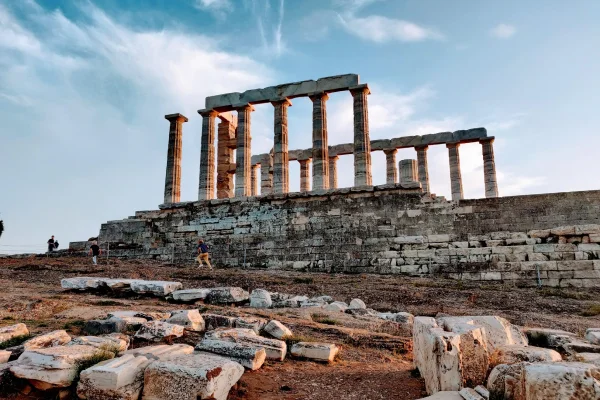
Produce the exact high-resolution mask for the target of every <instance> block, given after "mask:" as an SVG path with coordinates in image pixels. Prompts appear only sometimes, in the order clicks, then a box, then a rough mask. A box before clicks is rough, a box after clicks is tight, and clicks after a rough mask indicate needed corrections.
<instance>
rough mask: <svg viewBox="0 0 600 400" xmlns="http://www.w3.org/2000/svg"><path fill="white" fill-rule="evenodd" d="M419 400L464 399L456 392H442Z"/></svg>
mask: <svg viewBox="0 0 600 400" xmlns="http://www.w3.org/2000/svg"><path fill="white" fill-rule="evenodd" d="M420 400H464V398H463V397H462V396H461V395H460V393H459V392H457V391H444V392H437V393H435V394H432V395H431V396H427V397H423V398H422V399H420Z"/></svg>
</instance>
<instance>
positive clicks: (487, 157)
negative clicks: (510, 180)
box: [479, 136, 498, 197]
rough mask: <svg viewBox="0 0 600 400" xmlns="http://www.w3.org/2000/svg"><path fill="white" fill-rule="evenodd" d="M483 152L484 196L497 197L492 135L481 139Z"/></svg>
mask: <svg viewBox="0 0 600 400" xmlns="http://www.w3.org/2000/svg"><path fill="white" fill-rule="evenodd" d="M479 143H481V151H482V153H483V178H484V182H485V197H498V181H497V180H496V162H495V161H494V145H493V143H494V137H493V136H492V137H489V138H486V139H481V140H480V141H479Z"/></svg>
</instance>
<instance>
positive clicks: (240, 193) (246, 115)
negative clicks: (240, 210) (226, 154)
mask: <svg viewBox="0 0 600 400" xmlns="http://www.w3.org/2000/svg"><path fill="white" fill-rule="evenodd" d="M236 110H237V113H238V128H237V137H236V141H237V147H236V152H235V163H236V167H235V197H244V196H250V195H251V187H250V174H251V171H250V167H251V159H252V148H251V146H252V143H251V141H252V136H251V135H250V113H252V111H254V107H252V105H251V104H244V105H243V106H240V107H237V108H236Z"/></svg>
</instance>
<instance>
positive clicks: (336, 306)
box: [323, 301, 348, 312]
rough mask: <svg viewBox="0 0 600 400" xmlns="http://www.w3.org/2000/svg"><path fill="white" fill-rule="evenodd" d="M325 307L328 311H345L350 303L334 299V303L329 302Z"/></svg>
mask: <svg viewBox="0 0 600 400" xmlns="http://www.w3.org/2000/svg"><path fill="white" fill-rule="evenodd" d="M323 308H324V309H325V310H327V311H333V312H336V311H338V312H344V311H346V310H347V309H348V305H347V304H346V303H344V302H343V301H334V302H333V303H330V304H327V305H326V306H324V307H323Z"/></svg>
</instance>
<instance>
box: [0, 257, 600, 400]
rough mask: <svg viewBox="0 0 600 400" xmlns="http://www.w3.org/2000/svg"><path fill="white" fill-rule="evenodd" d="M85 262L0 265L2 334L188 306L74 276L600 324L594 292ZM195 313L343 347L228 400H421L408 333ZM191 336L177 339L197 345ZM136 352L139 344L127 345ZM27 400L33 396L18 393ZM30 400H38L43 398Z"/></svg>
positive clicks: (299, 319) (351, 322) (334, 322)
mask: <svg viewBox="0 0 600 400" xmlns="http://www.w3.org/2000/svg"><path fill="white" fill-rule="evenodd" d="M90 264H91V262H90V260H89V259H87V258H75V257H74V258H68V257H64V258H46V257H31V258H25V259H6V258H0V285H1V287H2V291H0V326H2V325H10V324H14V323H16V322H24V323H25V324H27V326H28V327H29V328H30V330H31V331H32V333H43V332H48V331H51V330H53V329H67V330H68V331H69V332H70V333H72V334H75V335H76V334H79V333H80V327H81V325H82V321H84V320H88V319H92V318H98V317H104V316H105V315H106V313H107V312H108V311H115V310H123V309H135V310H140V311H153V310H154V311H160V310H173V309H177V308H190V307H191V306H182V305H175V304H170V303H168V302H167V301H165V300H162V299H156V298H151V297H142V296H135V297H131V296H129V297H118V298H115V297H114V295H110V296H113V297H109V295H108V294H98V293H97V294H91V293H75V292H69V291H64V290H62V289H61V287H60V279H61V278H68V277H75V276H103V277H111V278H139V279H160V280H177V281H180V282H182V283H183V285H184V288H200V287H215V286H240V287H243V288H245V289H246V290H248V291H252V290H253V289H256V288H264V289H267V290H269V291H272V292H274V291H275V292H283V293H290V294H297V295H307V296H317V295H329V296H332V297H333V298H334V299H335V300H341V301H346V302H349V301H350V300H351V299H353V298H357V297H358V298H360V299H362V300H363V301H364V302H365V303H366V304H367V307H370V308H374V309H375V310H378V311H394V312H399V311H407V312H410V313H412V314H414V315H426V316H435V315H437V314H438V313H445V314H450V315H500V316H502V317H505V318H507V319H509V320H510V321H511V322H513V323H515V324H518V325H522V326H542V327H552V328H559V329H565V330H569V331H572V332H576V333H578V334H582V333H583V332H584V331H585V329H586V328H588V327H598V326H600V315H598V314H599V313H600V292H599V291H594V290H591V289H578V290H575V289H573V290H556V289H550V288H541V289H537V288H517V287H512V286H504V285H502V284H488V283H485V284H483V283H473V282H457V281H448V280H440V279H434V278H409V277H398V276H382V275H367V274H362V275H344V274H314V273H303V272H293V271H279V270H241V269H226V270H219V269H217V270H215V271H214V272H210V271H207V270H200V269H197V268H194V267H193V266H192V265H190V266H173V265H168V264H162V263H158V262H152V261H145V260H144V261H141V260H131V261H119V260H110V262H107V261H106V260H102V261H101V263H100V265H98V266H93V265H90ZM194 307H198V308H200V310H201V312H216V313H227V314H231V315H257V316H264V317H267V318H276V319H278V320H280V321H282V322H283V323H284V324H286V325H288V326H289V327H290V328H291V329H292V331H293V332H294V334H295V335H297V336H303V337H305V338H307V339H310V340H318V341H327V342H334V343H336V344H338V345H339V346H341V348H342V351H341V355H340V357H339V359H337V360H336V361H335V362H334V363H332V364H329V365H326V364H319V363H314V362H307V361H299V360H293V359H286V361H285V362H283V363H278V362H267V363H265V365H264V366H263V367H262V368H261V369H259V370H258V371H253V372H246V373H245V374H244V376H243V377H242V379H241V380H240V382H239V383H238V385H237V386H236V387H235V388H234V389H233V390H232V391H231V394H230V397H229V398H230V399H236V400H241V399H253V400H258V399H261V400H263V399H264V400H269V399H286V400H287V399H289V400H292V399H294V400H296V399H402V400H410V399H418V398H420V397H424V396H425V392H424V384H423V382H422V380H421V379H420V378H419V377H418V376H414V375H413V373H412V355H411V348H412V341H411V338H410V332H406V331H404V330H402V329H400V328H398V325H396V324H394V323H390V322H386V321H383V320H379V319H375V318H368V317H354V316H351V315H348V314H342V313H337V314H332V313H327V312H324V311H322V310H318V309H272V310H255V309H250V308H247V307H217V306H208V305H203V304H197V305H196V306H194ZM198 338H199V337H198V336H197V335H189V336H187V337H184V338H182V339H180V340H179V341H181V342H185V343H189V344H195V343H196V342H197V341H198ZM133 345H134V346H139V345H141V344H136V343H134V344H133ZM13 398H19V399H29V398H34V397H32V395H31V394H30V395H28V396H25V395H23V394H19V395H15V396H14V397H13ZM35 398H40V397H39V394H38V395H36V397H35Z"/></svg>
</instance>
